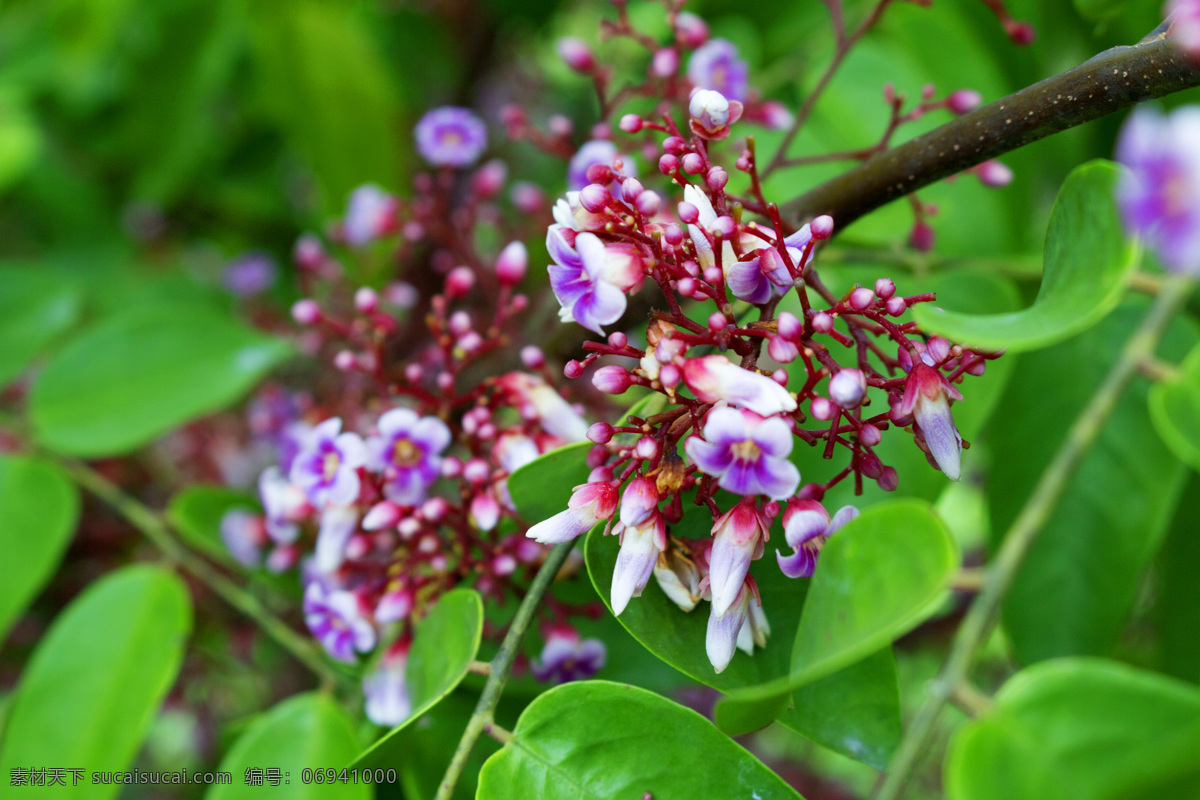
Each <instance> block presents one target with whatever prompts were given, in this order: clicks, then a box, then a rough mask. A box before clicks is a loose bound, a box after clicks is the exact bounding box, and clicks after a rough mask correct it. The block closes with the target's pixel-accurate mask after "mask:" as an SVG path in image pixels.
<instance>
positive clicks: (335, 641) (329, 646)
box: [304, 580, 375, 664]
mask: <svg viewBox="0 0 1200 800" xmlns="http://www.w3.org/2000/svg"><path fill="white" fill-rule="evenodd" d="M304 622H305V624H306V625H308V629H309V630H310V631H312V635H313V636H315V637H316V638H317V641H319V642H320V643H321V646H322V647H324V648H325V650H326V652H328V653H329V655H331V656H333V657H334V658H336V659H337V660H338V661H345V662H347V663H349V664H353V663H354V661H355V657H354V654H355V652H356V651H357V652H359V653H365V652H367V651H368V650H370V649H371V648H372V647H374V646H375V628H373V627H372V626H371V623H370V622H369V621H368V620H367V619H366V618H365V617H364V616H363V614H362V611H361V609H360V608H359V605H358V597H357V596H355V595H354V594H352V593H351V592H346V591H341V590H333V591H330V590H328V589H326V588H325V586H324V585H323V584H322V583H321V581H320V580H314V581H311V582H310V583H309V584H308V587H307V588H306V589H305V590H304Z"/></svg>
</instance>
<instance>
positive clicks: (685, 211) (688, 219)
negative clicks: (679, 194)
mask: <svg viewBox="0 0 1200 800" xmlns="http://www.w3.org/2000/svg"><path fill="white" fill-rule="evenodd" d="M678 211H679V218H680V219H681V220H683V222H684V224H686V225H694V224H696V222H698V221H699V219H700V209H698V208H696V207H695V206H694V205H692V204H691V203H689V202H687V201H686V200H685V201H684V202H682V203H680V204H679V206H678Z"/></svg>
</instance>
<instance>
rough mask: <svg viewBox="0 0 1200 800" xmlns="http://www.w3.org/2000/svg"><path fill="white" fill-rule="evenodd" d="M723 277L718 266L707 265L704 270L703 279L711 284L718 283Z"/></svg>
mask: <svg viewBox="0 0 1200 800" xmlns="http://www.w3.org/2000/svg"><path fill="white" fill-rule="evenodd" d="M724 278H725V276H724V274H722V272H721V268H720V267H708V268H707V269H705V270H704V281H705V283H708V284H709V285H711V286H716V285H718V284H719V283H720V282H721V281H722V280H724Z"/></svg>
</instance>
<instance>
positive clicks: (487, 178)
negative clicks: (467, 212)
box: [471, 158, 508, 200]
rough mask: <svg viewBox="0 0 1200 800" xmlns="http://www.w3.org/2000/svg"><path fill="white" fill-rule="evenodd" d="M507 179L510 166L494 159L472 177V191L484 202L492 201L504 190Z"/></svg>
mask: <svg viewBox="0 0 1200 800" xmlns="http://www.w3.org/2000/svg"><path fill="white" fill-rule="evenodd" d="M507 178H508V166H507V165H506V164H505V163H504V162H503V161H501V160H500V159H498V158H493V159H492V160H491V161H488V162H487V163H485V164H484V165H483V166H482V167H480V168H479V169H477V170H475V174H474V175H472V176H471V191H473V192H474V193H475V194H476V195H477V196H479V197H480V198H483V199H484V200H488V199H491V198H493V197H495V196H496V195H497V194H499V193H500V190H501V189H503V188H504V181H505V180H506V179H507Z"/></svg>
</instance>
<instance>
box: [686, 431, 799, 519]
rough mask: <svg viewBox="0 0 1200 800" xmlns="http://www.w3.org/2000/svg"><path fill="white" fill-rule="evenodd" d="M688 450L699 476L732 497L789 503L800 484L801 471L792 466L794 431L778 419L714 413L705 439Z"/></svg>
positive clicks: (690, 443)
mask: <svg viewBox="0 0 1200 800" xmlns="http://www.w3.org/2000/svg"><path fill="white" fill-rule="evenodd" d="M684 449H685V451H686V452H687V454H688V457H689V458H691V459H692V461H693V463H695V464H696V466H697V467H698V468H699V469H700V471H701V472H704V473H705V474H707V475H712V476H713V477H715V478H717V479H718V481H717V482H718V485H719V486H720V487H721V488H722V489H725V490H726V491H729V492H733V493H734V494H740V495H757V494H763V495H766V496H767V497H770V498H771V499H772V500H785V499H787V498H788V497H791V496H792V495H793V494H795V492H796V489H797V488H798V487H799V485H800V470H798V469H796V465H795V464H793V463H792V462H790V461H788V454H790V453H791V451H792V431H791V428H790V427H789V426H788V424H787V423H786V422H784V421H783V420H782V419H780V418H779V417H770V418H766V419H764V418H763V417H760V416H758V415H757V414H755V413H753V412H750V411H737V410H735V409H732V408H714V409H713V410H712V411H711V412H709V415H708V419H707V420H706V422H705V424H704V438H700V437H695V436H693V437H692V438H690V439H688V441H687V442H686V443H685V445H684Z"/></svg>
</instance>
